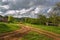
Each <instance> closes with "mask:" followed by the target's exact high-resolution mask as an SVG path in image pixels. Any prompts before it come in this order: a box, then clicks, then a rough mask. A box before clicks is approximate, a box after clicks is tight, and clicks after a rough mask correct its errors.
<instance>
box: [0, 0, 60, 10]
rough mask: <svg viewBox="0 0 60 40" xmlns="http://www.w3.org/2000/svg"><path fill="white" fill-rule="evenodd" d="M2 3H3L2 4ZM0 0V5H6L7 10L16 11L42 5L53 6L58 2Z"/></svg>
mask: <svg viewBox="0 0 60 40" xmlns="http://www.w3.org/2000/svg"><path fill="white" fill-rule="evenodd" d="M3 1H4V2H3ZM3 1H2V0H0V5H8V6H9V7H10V8H9V10H18V9H23V8H30V7H32V6H37V5H43V6H46V7H47V6H48V7H50V6H53V5H54V4H55V3H56V2H59V1H60V0H3Z"/></svg>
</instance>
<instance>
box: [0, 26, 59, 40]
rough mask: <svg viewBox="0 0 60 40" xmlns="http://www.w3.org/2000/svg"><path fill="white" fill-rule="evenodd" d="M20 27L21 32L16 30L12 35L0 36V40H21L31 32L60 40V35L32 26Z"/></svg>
mask: <svg viewBox="0 0 60 40" xmlns="http://www.w3.org/2000/svg"><path fill="white" fill-rule="evenodd" d="M20 26H21V29H20V30H16V31H14V32H10V33H7V34H3V35H0V40H18V39H19V38H21V37H22V36H24V35H25V34H27V33H28V32H29V31H35V32H37V33H39V34H43V35H46V36H48V37H51V38H53V39H54V40H60V38H59V37H60V35H59V34H55V33H52V32H48V31H45V30H41V29H38V28H34V27H31V26H26V25H20Z"/></svg>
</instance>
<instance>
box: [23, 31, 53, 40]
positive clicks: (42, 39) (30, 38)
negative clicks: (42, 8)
mask: <svg viewBox="0 0 60 40" xmlns="http://www.w3.org/2000/svg"><path fill="white" fill-rule="evenodd" d="M22 40H52V38H49V37H47V36H45V35H42V34H38V33H36V32H33V31H31V32H29V33H28V34H27V35H24V36H23V38H22Z"/></svg>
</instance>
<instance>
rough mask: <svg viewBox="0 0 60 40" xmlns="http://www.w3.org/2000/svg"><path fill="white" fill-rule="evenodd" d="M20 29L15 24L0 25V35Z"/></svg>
mask: <svg viewBox="0 0 60 40" xmlns="http://www.w3.org/2000/svg"><path fill="white" fill-rule="evenodd" d="M18 29H20V27H19V26H18V25H16V24H11V23H0V34H2V33H6V32H11V31H14V30H18Z"/></svg>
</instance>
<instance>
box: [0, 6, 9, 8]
mask: <svg viewBox="0 0 60 40" xmlns="http://www.w3.org/2000/svg"><path fill="white" fill-rule="evenodd" d="M0 7H2V8H5V9H9V5H3V6H0Z"/></svg>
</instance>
